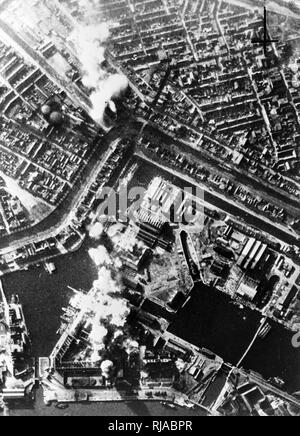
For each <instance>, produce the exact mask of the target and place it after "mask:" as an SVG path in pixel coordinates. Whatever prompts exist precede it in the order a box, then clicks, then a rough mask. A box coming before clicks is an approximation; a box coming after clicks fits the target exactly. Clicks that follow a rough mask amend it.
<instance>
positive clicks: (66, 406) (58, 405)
mask: <svg viewBox="0 0 300 436" xmlns="http://www.w3.org/2000/svg"><path fill="white" fill-rule="evenodd" d="M55 407H56V408H57V409H60V410H66V409H68V408H69V405H68V404H65V403H58V404H56V406H55Z"/></svg>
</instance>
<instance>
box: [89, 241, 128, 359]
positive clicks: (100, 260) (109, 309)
mask: <svg viewBox="0 0 300 436" xmlns="http://www.w3.org/2000/svg"><path fill="white" fill-rule="evenodd" d="M89 254H90V256H91V258H92V260H93V261H94V262H95V264H96V265H97V267H98V268H99V270H98V279H97V280H96V281H95V282H94V286H93V291H92V292H90V293H89V294H88V295H86V296H84V297H83V301H82V302H81V307H82V308H83V309H84V312H85V313H86V314H87V319H88V321H89V322H90V325H91V333H90V335H89V342H90V346H91V349H92V354H91V357H90V359H91V361H92V362H98V361H100V360H101V355H102V353H103V351H104V350H105V349H106V347H107V343H106V342H107V338H108V334H109V333H113V336H112V338H111V339H110V341H111V344H112V343H114V342H117V341H120V338H122V336H124V332H123V328H124V326H125V324H126V321H127V317H128V315H129V313H130V309H129V306H128V303H127V301H126V300H124V299H123V298H122V296H121V286H120V284H119V283H118V280H117V279H116V278H113V273H114V275H117V274H115V273H116V268H117V267H116V265H117V266H118V265H119V263H118V261H116V260H115V259H112V257H111V256H110V255H109V253H108V252H107V250H106V248H105V247H104V246H101V245H100V246H99V247H97V248H96V249H95V248H92V249H91V250H89Z"/></svg>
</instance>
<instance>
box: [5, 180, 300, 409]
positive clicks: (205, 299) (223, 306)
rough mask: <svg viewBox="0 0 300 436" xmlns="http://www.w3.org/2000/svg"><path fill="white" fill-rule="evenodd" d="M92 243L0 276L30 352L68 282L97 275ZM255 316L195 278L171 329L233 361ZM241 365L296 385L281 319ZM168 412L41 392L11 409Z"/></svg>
mask: <svg viewBox="0 0 300 436" xmlns="http://www.w3.org/2000/svg"><path fill="white" fill-rule="evenodd" d="M151 175H153V173H152V174H151V172H150V174H149V173H148V174H147V177H146V178H147V179H149V177H150V178H151ZM155 175H156V174H155ZM143 176H144V177H145V171H144V172H143ZM141 179H143V177H141ZM139 182H140V183H139V184H140V185H143V186H144V185H146V180H140V181H139ZM132 183H133V181H132ZM92 244H93V243H92V241H91V240H89V239H87V240H86V241H85V243H84V244H83V246H82V247H81V249H80V250H79V251H78V252H76V253H72V254H69V255H66V256H62V257H59V258H57V259H56V260H55V264H56V267H57V271H56V273H55V274H53V275H51V276H50V275H49V274H48V273H47V272H46V271H45V270H44V268H43V267H42V266H41V267H38V268H32V269H30V270H29V271H21V272H17V273H13V274H9V275H6V276H4V277H3V278H2V281H3V286H4V291H5V293H6V295H7V296H8V298H9V297H10V296H11V295H12V294H18V295H19V297H20V300H21V302H22V304H23V306H24V312H25V317H26V321H27V324H28V328H29V330H30V333H31V339H32V348H33V354H34V356H36V357H42V356H48V355H49V354H50V353H51V351H52V349H53V346H54V345H55V343H56V342H57V340H58V336H57V335H56V332H57V330H58V328H59V326H60V316H61V314H62V308H63V307H66V306H67V305H68V302H69V300H70V297H71V296H72V291H70V290H69V289H68V286H71V287H74V288H77V289H83V290H86V291H88V290H89V289H90V288H91V286H92V284H93V282H94V280H95V279H96V278H97V269H96V267H95V266H94V264H93V262H92V260H91V259H90V257H89V254H88V250H89V248H91V246H92ZM149 310H150V309H149ZM259 321H260V314H259V313H256V312H253V311H250V310H249V309H240V308H239V307H237V306H235V305H233V304H232V302H231V301H230V299H229V298H228V297H227V296H226V295H224V294H222V293H220V292H217V291H216V290H214V289H212V288H209V287H206V286H203V285H202V284H198V285H196V287H195V289H194V291H193V293H192V298H191V300H190V301H189V303H188V304H187V305H186V306H185V307H184V309H182V310H181V311H180V312H179V313H178V315H177V317H176V320H175V321H174V322H173V324H172V325H171V330H172V332H173V333H175V334H176V335H178V336H179V337H181V338H183V339H185V340H188V341H189V342H191V343H193V344H195V345H197V346H199V347H205V348H207V349H209V350H211V351H213V352H214V353H216V354H218V355H220V356H221V357H222V358H223V359H224V360H225V361H226V362H228V363H232V364H236V363H237V362H238V361H239V359H240V358H241V356H242V355H243V353H244V352H245V350H246V349H247V348H248V346H249V344H250V342H251V340H252V338H253V336H254V334H255V332H256V330H257V328H258V324H259ZM243 366H244V368H245V369H252V370H254V371H256V372H258V373H260V374H262V375H263V376H264V377H265V378H269V377H274V376H279V377H282V378H283V379H284V380H285V381H286V389H287V390H288V391H289V392H296V391H299V390H300V371H299V368H300V349H298V350H297V349H295V348H293V347H292V345H291V333H290V332H287V331H286V330H285V329H284V328H283V327H281V326H279V325H274V327H273V329H272V331H271V332H270V334H269V335H268V336H267V337H266V338H265V339H264V340H260V339H259V340H257V342H256V343H255V345H254V347H253V348H252V350H251V352H250V353H249V355H248V357H247V359H246V360H245V361H244V363H243ZM172 413H173V411H170V410H167V409H164V408H163V407H162V406H161V405H160V404H157V403H149V402H147V403H133V404H124V403H116V404H113V405H112V404H100V405H74V406H71V407H70V408H69V409H68V410H67V411H61V410H58V409H54V408H47V407H45V406H44V404H43V401H42V398H41V397H40V392H39V396H38V401H37V403H36V405H35V409H34V410H31V409H30V410H21V411H20V410H18V409H15V410H13V411H11V414H15V415H18V414H20V415H23V414H28V415H48V414H52V415H67V416H69V415H78V414H81V415H93V414H95V415H103V416H107V415H109V416H125V415H126V416H127V415H129V416H136V415H147V414H148V415H150V416H158V415H165V416H166V415H168V416H170V415H171V416H172ZM174 413H175V415H174V416H176V413H177V414H178V413H179V414H180V413H181V414H182V415H186V414H187V411H186V410H184V412H182V411H178V412H174Z"/></svg>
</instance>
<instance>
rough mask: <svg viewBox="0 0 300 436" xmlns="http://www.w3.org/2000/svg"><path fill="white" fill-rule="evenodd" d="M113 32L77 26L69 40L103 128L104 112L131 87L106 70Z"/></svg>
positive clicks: (104, 26)
mask: <svg viewBox="0 0 300 436" xmlns="http://www.w3.org/2000/svg"><path fill="white" fill-rule="evenodd" d="M109 36H110V32H109V25H108V24H107V23H102V24H99V25H89V26H78V27H77V28H75V30H74V31H73V33H72V35H71V37H70V39H71V41H72V42H73V45H74V48H75V50H76V53H77V57H78V59H79V61H80V63H81V69H82V75H83V77H82V82H83V84H84V86H86V87H87V88H89V89H91V90H92V94H91V96H90V99H91V103H92V106H93V108H92V110H91V113H90V115H91V117H92V118H93V119H94V120H95V121H97V122H99V123H100V124H103V121H104V113H105V109H106V107H107V106H108V105H110V107H112V106H113V105H111V104H110V102H111V101H112V100H113V99H115V98H118V97H120V95H121V94H122V93H123V92H124V91H126V89H127V87H128V80H127V78H126V76H124V75H123V74H110V73H109V72H108V71H107V70H105V69H104V68H103V63H104V61H105V53H106V47H107V42H108V40H109Z"/></svg>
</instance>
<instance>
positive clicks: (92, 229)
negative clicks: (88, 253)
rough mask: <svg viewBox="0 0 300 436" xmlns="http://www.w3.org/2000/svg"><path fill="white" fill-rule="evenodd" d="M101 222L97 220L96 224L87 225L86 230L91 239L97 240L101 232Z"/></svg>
mask: <svg viewBox="0 0 300 436" xmlns="http://www.w3.org/2000/svg"><path fill="white" fill-rule="evenodd" d="M103 230H104V228H103V224H101V223H99V222H97V223H96V224H93V225H90V226H88V232H89V236H90V238H91V239H95V240H96V241H98V240H99V239H100V238H101V236H102V234H103Z"/></svg>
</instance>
